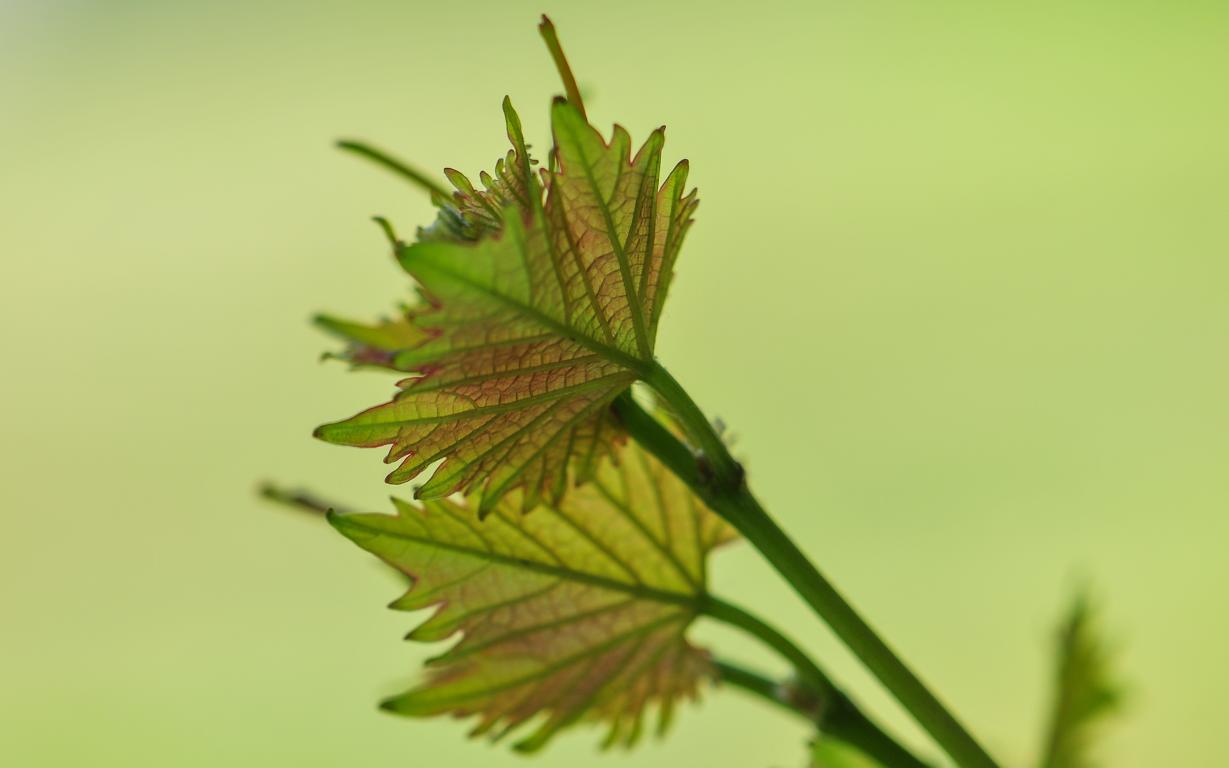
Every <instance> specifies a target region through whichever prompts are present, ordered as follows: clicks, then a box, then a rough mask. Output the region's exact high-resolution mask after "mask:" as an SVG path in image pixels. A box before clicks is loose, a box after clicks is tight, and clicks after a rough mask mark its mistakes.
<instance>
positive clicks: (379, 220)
mask: <svg viewBox="0 0 1229 768" xmlns="http://www.w3.org/2000/svg"><path fill="white" fill-rule="evenodd" d="M371 220H372V221H374V222H375V223H376V225H377V226H379V227H380V229H381V231H383V232H384V236H385V237H386V238H388V243H389V245H391V246H392V247H393V248H396V247H397V246H398V245H400V244H401V241H400V240H399V239H398V238H397V232H396V230H394V229H393V225H392V224H390V223H389V221H388V219H386V218H384V217H383V216H372V217H371Z"/></svg>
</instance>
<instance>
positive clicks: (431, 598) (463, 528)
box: [330, 443, 734, 750]
mask: <svg viewBox="0 0 1229 768" xmlns="http://www.w3.org/2000/svg"><path fill="white" fill-rule="evenodd" d="M616 458H617V463H616V462H615V461H613V460H611V459H606V460H604V461H602V462H601V464H600V465H599V466H598V468H597V469H596V471H595V472H594V475H593V478H592V480H591V482H589V483H586V484H585V485H583V486H581V487H579V488H577V489H575V490H573V491H572V492H571V493H569V494H567V496H566V497H565V498H564V499H563V501H562V502H561V503H560V504H559V505H558V506H552V505H544V506H542V507H540V508H539V509H538V510H537V511H535V512H534V513H532V514H529V515H523V514H520V511H519V506H518V504H517V502H516V500H515V499H514V498H513V497H514V496H515V494H513V495H511V496H508V497H505V499H504V500H503V501H501V502H500V503H499V504H497V505H496V506H495V507H494V509H493V510H492V512H491V514H489V515H488V516H487V517H486V518H485V520H481V521H480V520H479V519H478V517H477V515H476V514H475V513H474V510H473V509H471V508H469V507H467V506H464V505H462V504H460V503H457V502H455V501H453V500H451V499H439V500H428V501H426V502H425V503H424V505H423V506H422V507H421V508H419V507H415V506H412V505H410V504H407V503H404V502H400V501H397V502H396V507H397V514H396V515H395V516H391V515H378V514H345V515H336V514H334V515H331V516H330V520H331V521H332V523H333V525H334V526H336V527H337V529H338V530H339V531H341V532H342V533H343V534H345V535H346V536H348V537H349V538H350V539H352V540H354V542H355V543H357V544H358V545H359V546H361V547H363V548H364V549H366V550H368V551H370V552H372V553H373V554H375V555H377V556H379V557H380V558H382V559H384V560H385V561H386V562H388V563H389V564H390V565H392V566H393V567H395V568H397V569H399V570H401V571H402V572H404V573H405V574H407V575H408V576H409V577H410V578H411V579H412V580H413V586H412V587H411V588H410V590H409V591H408V592H407V593H406V594H405V595H404V596H403V597H402V598H400V599H399V600H397V601H396V602H394V603H393V607H394V608H399V609H404V610H417V609H421V608H427V607H430V606H437V610H436V611H435V613H434V614H433V615H432V616H431V617H430V618H429V619H428V620H427V621H425V622H424V623H423V624H421V625H419V626H418V627H417V628H416V629H415V630H414V631H413V632H411V633H410V638H411V639H414V640H423V641H434V640H441V639H444V638H447V637H450V636H452V635H453V634H454V633H458V632H459V633H461V639H460V640H459V641H458V642H457V643H456V644H455V645H454V646H453V647H452V648H451V649H449V650H448V651H447V652H446V653H445V654H443V655H442V656H439V657H437V658H435V659H434V660H432V661H431V662H429V664H428V674H427V678H426V681H425V682H424V683H423V684H422V685H421V686H419V687H417V688H415V689H413V690H411V691H409V692H408V693H405V694H403V695H401V696H397V697H395V698H392V699H390V700H388V701H387V702H385V704H384V706H385V707H386V708H387V709H389V710H391V711H393V712H397V713H400V714H404V715H413V716H428V715H438V714H444V713H451V714H454V715H457V716H474V717H476V718H477V725H476V727H475V733H488V734H491V735H492V736H499V735H502V734H504V733H506V732H508V731H510V730H512V729H514V728H516V727H518V726H521V725H524V724H525V723H527V722H528V721H530V720H536V722H537V727H536V729H535V730H534V731H533V732H532V733H531V734H530V735H529V736H527V737H526V738H524V739H523V740H521V741H520V742H518V744H517V747H518V748H519V749H523V750H533V749H536V748H539V747H541V746H543V745H544V744H545V743H546V742H547V741H548V739H549V738H550V737H551V736H553V735H554V734H555V733H557V732H558V731H559V730H560V729H562V728H564V727H566V726H568V725H571V724H573V723H576V722H578V721H581V720H593V721H602V722H605V723H606V724H607V725H608V727H609V733H608V735H607V738H606V743H607V744H615V743H619V744H625V745H629V746H630V745H631V744H633V743H634V742H635V741H636V740H637V738H638V737H639V736H640V733H641V730H642V723H643V719H644V716H645V714H646V711H647V710H648V709H650V708H651V707H655V708H656V709H657V711H658V713H659V723H660V725H659V727H660V728H662V729H664V728H665V726H666V724H667V723H668V722H669V718H670V714H671V712H672V710H673V708H674V705H675V703H676V702H677V700H678V699H679V698H682V697H689V696H694V695H695V692H696V688H697V684H698V683H699V682H700V681H701V680H702V679H703V678H705V677H708V676H710V674H711V671H710V667H709V661H708V656H707V654H706V653H704V652H703V651H700V650H699V649H697V648H695V647H694V646H692V645H691V644H689V643H688V642H687V641H686V639H685V638H684V633H685V631H686V629H687V627H688V625H689V624H690V623H691V622H692V620H693V619H694V618H695V617H696V615H697V613H698V612H699V610H700V609H701V607H702V604H703V601H704V600H705V598H706V595H707V593H706V570H705V558H706V556H707V555H708V553H709V552H710V551H711V550H712V549H713V548H714V547H716V546H718V545H719V544H721V543H723V542H726V541H729V540H730V539H732V538H733V537H734V534H733V531H732V529H731V528H730V527H729V526H728V525H727V524H726V523H724V522H723V521H722V520H721V519H720V518H718V517H717V516H716V515H714V514H713V513H711V512H710V511H708V510H707V509H706V508H705V507H703V506H702V504H701V503H700V501H699V500H698V499H696V497H695V496H693V495H692V494H691V492H690V491H689V490H688V489H687V488H686V486H684V485H683V484H682V483H681V482H680V481H679V480H678V479H677V478H675V477H674V475H672V474H671V473H670V472H669V471H668V470H666V469H665V468H664V467H663V466H662V465H661V464H659V463H658V462H657V461H656V459H653V458H652V457H650V456H649V455H648V454H647V453H645V452H644V451H642V450H641V449H640V448H638V447H636V446H635V445H634V444H630V443H629V444H626V445H625V446H623V447H621V448H619V449H618V451H617V452H616Z"/></svg>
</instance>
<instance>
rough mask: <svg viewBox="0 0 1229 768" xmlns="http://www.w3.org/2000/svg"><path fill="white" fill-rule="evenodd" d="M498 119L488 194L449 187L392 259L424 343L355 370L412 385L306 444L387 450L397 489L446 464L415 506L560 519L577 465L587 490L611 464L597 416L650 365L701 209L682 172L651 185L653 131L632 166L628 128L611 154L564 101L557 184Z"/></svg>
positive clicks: (367, 352) (513, 125)
mask: <svg viewBox="0 0 1229 768" xmlns="http://www.w3.org/2000/svg"><path fill="white" fill-rule="evenodd" d="M504 112H505V117H506V122H507V132H508V137H509V139H510V141H511V143H512V150H511V151H510V152H509V153H508V154H507V156H506V157H505V158H504V159H502V160H501V161H500V162H499V164H498V165H497V166H496V170H495V174H494V176H487V175H484V176H483V177H482V182H483V187H484V189H481V190H479V189H478V188H477V187H475V186H474V185H473V184H471V183H470V181H469V180H468V179H466V178H465V177H464V176H463V175H461V174H460V173H459V172H457V171H452V170H450V171H448V173H447V175H448V177H449V179H450V181H452V183H453V185H454V186H455V187H456V189H457V191H456V193H455V195H454V198H453V200H452V201H450V202H448V204H447V205H445V206H444V207H443V208H442V209H441V211H440V216H439V219H437V221H436V223H435V224H434V225H433V226H431V227H429V228H427V229H425V230H422V231H420V233H419V238H418V241H417V242H416V243H414V244H412V245H406V244H404V243H400V242H396V243H395V244H394V247H395V250H396V255H397V258H398V261H399V262H400V263H401V265H402V267H403V268H404V269H405V270H406V272H408V273H409V274H410V275H411V276H412V277H413V278H414V279H415V280H416V281H417V282H418V284H419V286H420V287H421V291H422V295H423V301H422V302H421V304H420V305H419V306H417V307H414V308H412V309H411V310H410V311H409V312H408V313H407V314H406V316H405V317H406V322H407V323H408V324H410V325H411V326H412V328H413V329H415V330H416V331H419V332H421V333H422V335H423V340H421V341H420V342H418V343H414V344H407V345H405V346H404V347H388V346H386V347H379V345H371V344H367V345H365V346H359V347H357V348H352V350H351V353H350V354H351V359H353V360H356V361H359V360H361V361H371V360H376V361H380V362H379V364H382V365H384V367H387V368H391V369H394V370H399V371H404V372H407V373H415V374H417V375H416V376H413V377H411V378H407V379H405V380H403V381H401V382H400V384H399V387H400V392H399V393H398V395H397V397H396V398H395V399H393V400H392V401H391V402H389V403H386V404H384V405H379V406H376V407H374V408H371V409H369V410H366V411H363V412H362V413H359V414H358V415H356V416H353V417H351V418H349V419H346V420H344V421H340V422H336V423H333V424H326V425H324V426H322V427H320V428H319V429H318V430H317V432H316V434H317V436H318V437H320V438H322V439H324V440H326V441H329V442H333V443H341V444H345V445H356V446H365V447H376V446H389V451H388V455H387V457H386V461H387V462H389V463H392V462H400V465H399V466H398V467H397V468H396V469H395V470H394V471H393V472H392V473H391V474H390V475H389V476H388V480H389V482H393V483H399V482H405V481H407V480H410V479H412V478H414V477H415V476H417V475H418V474H419V473H421V472H422V471H423V470H424V469H426V468H427V467H428V466H429V465H431V464H433V463H434V462H436V461H438V460H440V459H443V460H444V461H443V463H442V464H441V465H440V466H439V468H438V469H437V471H436V472H435V474H434V475H432V477H431V479H430V480H429V481H428V482H427V483H426V484H425V485H423V486H422V487H421V488H419V489H418V491H417V492H416V495H417V496H418V498H423V499H433V498H442V497H444V496H447V495H449V494H451V493H454V492H458V491H461V492H469V491H472V490H478V489H480V490H481V491H482V493H481V497H482V501H481V507H480V510H479V511H480V512H481V513H482V514H486V513H488V512H489V511H490V510H491V509H493V508H494V506H495V505H496V504H497V503H498V502H499V501H500V499H502V498H503V497H504V495H505V494H507V493H508V492H509V491H511V490H513V489H522V490H523V493H521V494H520V498H521V500H522V506H523V507H524V508H525V509H530V508H532V507H534V506H536V505H537V504H539V503H540V502H541V501H542V500H543V499H545V500H547V501H550V502H552V503H558V501H559V500H560V499H561V497H562V496H563V494H564V490H565V478H566V475H567V470H568V467H569V466H570V465H571V466H575V467H576V468H577V470H578V471H577V479H578V480H583V479H585V478H586V477H588V476H589V474H590V473H591V472H592V471H593V468H594V467H595V466H596V464H597V462H598V460H599V459H600V458H601V457H602V456H603V455H605V454H607V453H609V451H610V450H611V446H612V444H613V441H614V438H615V434H616V430H615V429H614V427H613V424H612V422H611V420H610V416H609V414H608V412H607V411H608V408H607V406H608V405H609V404H610V402H611V401H612V400H613V399H614V398H615V397H616V396H617V395H618V394H619V393H620V392H622V391H624V390H625V389H626V388H627V387H628V386H630V385H631V383H632V382H633V381H634V380H636V379H637V378H641V377H643V376H644V375H645V373H646V372H647V371H648V370H649V368H650V366H651V364H652V362H653V348H654V340H655V337H656V332H657V327H658V321H659V319H660V316H661V308H662V304H663V301H664V299H665V294H666V289H667V287H668V284H669V280H670V275H671V274H672V271H673V265H674V261H675V258H676V256H677V254H678V250H679V246H680V244H681V242H682V238H683V235H684V233H685V232H686V231H687V228H688V227H689V225H690V222H691V217H692V213H693V212H694V210H695V207H696V204H697V203H696V196H695V191H694V190H692V191H691V192H690V193H685V192H684V189H685V186H686V180H687V164H686V162H685V161H684V162H681V163H679V164H678V165H677V166H676V167H675V168H674V170H673V171H672V172H671V173H670V175H669V176H668V177H667V178H666V180H665V181H664V182H663V183H660V185H659V176H660V167H661V151H662V144H663V142H664V131H663V130H662V129H658V130H657V131H654V132H653V133H652V134H651V135H650V137H649V138H648V140H647V141H646V142H645V143H644V145H643V146H642V147H641V148H640V149H639V150H638V151H636V152H635V154H634V155H633V154H632V152H631V146H632V144H631V139H630V137H629V136H628V134H627V132H626V131H624V130H623V129H622V128H620V127H618V126H616V127H615V128H614V131H613V133H612V136H611V139H610V140H609V141H606V140H605V139H603V137H602V136H601V134H599V133H598V131H596V130H595V129H594V128H593V127H592V126H590V125H589V123H588V122H587V121H586V120H585V118H584V117H583V115H582V114H581V112H580V111H579V110H577V109H576V108H575V107H574V106H572V105H570V104H568V103H567V102H565V101H562V100H557V101H556V102H555V104H554V106H553V108H552V112H551V123H552V128H553V134H554V137H555V153H556V156H557V158H558V165H559V167H558V169H557V170H555V171H553V172H552V171H546V170H542V171H540V172H535V171H534V170H533V162H532V160H531V159H530V157H529V151H528V148H527V146H526V144H525V140H524V136H523V132H522V129H521V124H520V120H519V118H518V117H517V115H516V113H515V111H513V109H512V107H511V105H510V104H509V103H508V102H507V101H506V100H505V103H504ZM382 341H384V340H383V339H382ZM373 349H374V350H376V351H378V352H379V353H380V354H375V352H373ZM574 460H579V461H574Z"/></svg>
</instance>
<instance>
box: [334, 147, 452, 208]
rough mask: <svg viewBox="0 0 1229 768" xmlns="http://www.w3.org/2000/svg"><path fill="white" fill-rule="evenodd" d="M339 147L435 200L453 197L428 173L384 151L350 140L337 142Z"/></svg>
mask: <svg viewBox="0 0 1229 768" xmlns="http://www.w3.org/2000/svg"><path fill="white" fill-rule="evenodd" d="M337 147H338V148H339V149H344V150H346V151H347V152H353V153H354V154H356V155H358V156H359V157H365V158H367V159H368V160H370V161H372V162H373V163H375V164H376V165H379V166H381V167H383V168H385V169H387V170H390V171H392V172H393V173H395V174H397V175H398V176H400V177H402V178H403V179H406V180H407V181H409V182H410V183H412V184H414V185H415V186H417V187H419V188H421V189H423V190H425V191H426V192H427V193H428V194H430V195H431V196H432V197H433V198H434V197H436V196H439V197H442V198H444V199H445V200H447V199H449V198H451V197H452V193H450V192H449V191H448V190H447V189H445V188H444V186H443V185H442V184H440V183H439V182H438V181H436V180H435V179H432V178H431V177H430V176H428V175H427V174H426V173H423V172H422V171H420V170H418V169H417V168H415V167H414V166H412V165H410V164H409V163H406V162H403V161H401V160H398V159H397V158H395V157H393V156H392V155H390V154H388V153H387V152H384V151H383V150H379V149H376V148H375V147H373V146H371V145H370V144H365V143H363V142H361V141H352V140H350V139H342V140H341V141H339V142H337Z"/></svg>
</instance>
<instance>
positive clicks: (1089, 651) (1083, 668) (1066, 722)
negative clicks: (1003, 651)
mask: <svg viewBox="0 0 1229 768" xmlns="http://www.w3.org/2000/svg"><path fill="white" fill-rule="evenodd" d="M1095 619H1096V617H1095V615H1094V614H1093V612H1092V610H1091V609H1090V608H1089V605H1088V601H1087V599H1086V598H1084V597H1082V596H1081V597H1079V598H1077V599H1076V601H1075V604H1074V605H1073V606H1072V608H1071V611H1070V613H1069V614H1068V616H1067V618H1066V619H1065V620H1064V621H1063V623H1062V625H1061V626H1060V627H1059V632H1058V644H1057V659H1058V663H1057V669H1056V670H1055V671H1056V674H1055V690H1054V704H1053V707H1054V709H1053V712H1052V713H1051V715H1050V733H1049V736H1048V739H1047V745H1046V750H1045V755H1044V757H1043V759H1042V761H1041V765H1042V767H1043V768H1089V766H1092V765H1093V764H1094V763H1093V762H1092V761H1091V759H1090V757H1089V751H1090V750H1089V742H1090V740H1091V737H1092V735H1093V731H1094V729H1095V727H1096V726H1097V725H1099V724H1100V723H1101V721H1103V720H1105V719H1106V718H1107V717H1109V716H1110V715H1113V714H1114V713H1115V712H1117V710H1118V709H1119V708H1120V706H1121V704H1122V690H1121V687H1120V685H1119V683H1118V681H1117V680H1116V679H1115V677H1114V674H1113V670H1112V669H1111V661H1112V659H1111V654H1110V651H1109V650H1108V648H1107V647H1106V644H1105V640H1104V638H1102V637H1101V634H1100V632H1099V629H1098V626H1097V623H1096V620H1095Z"/></svg>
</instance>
